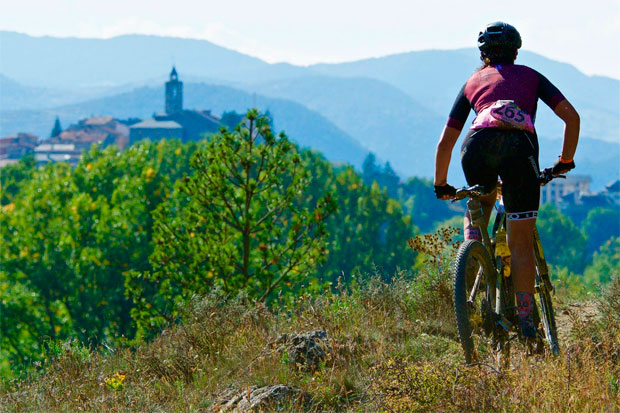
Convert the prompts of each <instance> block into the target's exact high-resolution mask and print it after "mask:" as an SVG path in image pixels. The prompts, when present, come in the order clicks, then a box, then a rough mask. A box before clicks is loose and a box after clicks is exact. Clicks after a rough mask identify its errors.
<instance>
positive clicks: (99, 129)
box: [47, 116, 129, 150]
mask: <svg viewBox="0 0 620 413" xmlns="http://www.w3.org/2000/svg"><path fill="white" fill-rule="evenodd" d="M47 143H61V144H62V143H66V144H75V147H76V148H77V149H82V150H88V149H90V147H91V145H93V144H95V143H96V144H98V145H100V146H101V147H106V146H109V145H116V146H118V149H119V150H124V149H125V148H126V147H127V146H128V143H129V126H127V124H125V123H124V122H121V121H119V120H117V119H114V118H112V117H111V116H95V117H92V118H88V119H82V120H81V121H79V122H78V123H77V124H75V125H71V126H69V127H68V128H67V129H66V130H64V131H62V132H61V133H60V134H59V135H58V136H56V137H53V138H50V139H49V140H48V141H47Z"/></svg>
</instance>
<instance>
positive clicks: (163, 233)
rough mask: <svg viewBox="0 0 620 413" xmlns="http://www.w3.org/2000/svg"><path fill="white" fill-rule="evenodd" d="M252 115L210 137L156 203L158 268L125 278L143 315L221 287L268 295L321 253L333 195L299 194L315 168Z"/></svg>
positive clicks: (152, 319) (155, 316)
mask: <svg viewBox="0 0 620 413" xmlns="http://www.w3.org/2000/svg"><path fill="white" fill-rule="evenodd" d="M246 119H247V123H246V124H245V125H243V126H238V127H237V128H236V130H235V131H233V132H229V131H226V130H223V131H222V132H221V133H220V134H217V135H214V136H212V138H211V140H210V141H209V143H208V145H207V148H206V149H205V150H202V151H199V152H197V153H196V155H195V156H194V157H193V158H192V161H191V165H192V168H193V171H194V173H193V175H192V176H191V177H187V178H186V179H184V180H183V181H181V182H179V184H178V185H177V190H176V192H175V195H174V196H173V197H171V199H170V200H169V202H166V203H165V204H164V205H163V206H162V208H160V209H159V210H158V213H157V222H156V223H155V234H154V240H155V243H156V247H155V251H154V253H153V255H152V256H151V262H152V265H153V268H154V270H153V271H149V272H142V273H138V272H134V273H131V274H130V278H129V280H128V284H127V285H128V287H129V288H130V292H131V294H132V296H133V297H134V301H135V302H136V304H137V305H138V308H137V309H136V310H135V311H134V316H135V317H136V318H137V319H138V320H139V321H141V322H148V323H158V322H162V321H164V320H165V319H166V318H170V317H174V316H175V307H176V306H177V305H178V304H179V303H181V302H183V301H184V300H185V299H187V298H189V297H190V296H191V295H192V294H195V293H197V294H201V293H205V292H207V291H209V290H210V289H212V288H214V287H216V286H217V287H219V288H222V289H223V290H224V291H225V292H226V293H229V294H236V293H238V292H240V291H245V292H247V293H248V294H249V295H250V296H252V297H256V298H258V299H261V300H265V299H269V298H271V297H274V296H275V295H276V294H278V293H286V292H287V291H291V289H292V288H294V287H295V285H297V284H299V283H300V282H301V281H303V280H304V279H305V277H306V275H307V274H308V272H311V271H313V269H314V268H315V267H316V265H317V264H318V263H319V262H320V261H321V260H322V258H323V256H324V254H323V252H324V250H325V237H326V235H327V233H326V227H325V220H326V219H327V218H328V217H329V215H330V214H331V213H332V212H333V210H334V208H335V204H334V201H333V198H332V197H331V196H330V195H329V194H325V196H324V197H321V198H318V199H315V200H314V202H313V203H312V205H307V204H304V203H302V202H301V200H302V199H304V196H305V195H306V187H307V186H308V184H309V181H310V176H309V173H308V171H307V170H306V169H305V167H304V165H303V163H302V160H301V157H300V155H299V154H298V152H297V150H296V147H295V145H293V144H292V143H291V142H290V141H289V140H288V138H287V137H286V135H284V134H283V133H281V134H280V135H279V136H278V137H276V136H274V134H273V133H272V131H271V128H270V126H269V120H268V119H267V118H265V117H261V116H259V114H258V111H256V110H250V111H249V112H248V113H247V115H246ZM140 277H143V278H140ZM142 280H145V281H146V282H142ZM154 291H156V293H155V294H152V295H151V293H153V292H154Z"/></svg>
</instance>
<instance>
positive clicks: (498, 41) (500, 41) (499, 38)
mask: <svg viewBox="0 0 620 413" xmlns="http://www.w3.org/2000/svg"><path fill="white" fill-rule="evenodd" d="M519 48H521V35H520V34H519V32H518V31H517V29H515V28H514V26H512V25H510V24H508V23H504V22H495V23H490V24H488V25H487V27H485V29H484V30H483V31H481V32H480V34H478V49H480V51H481V52H482V54H483V55H484V56H486V57H494V56H501V55H506V54H508V53H510V52H512V51H514V50H517V49H519Z"/></svg>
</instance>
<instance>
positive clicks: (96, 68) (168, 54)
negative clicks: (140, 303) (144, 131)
mask: <svg viewBox="0 0 620 413" xmlns="http://www.w3.org/2000/svg"><path fill="white" fill-rule="evenodd" d="M0 39H1V42H2V63H1V69H0V72H1V73H2V74H4V75H6V76H8V77H10V78H11V79H15V80H16V81H18V82H20V83H23V84H27V85H33V86H44V87H54V88H62V89H71V88H83V87H110V86H118V85H123V84H127V83H132V82H142V81H144V80H145V79H151V78H159V77H160V76H161V75H162V73H164V72H166V71H168V70H170V66H172V64H173V63H174V64H176V65H177V66H178V67H179V68H182V69H181V73H184V74H194V75H199V76H203V77H209V78H213V79H218V78H221V79H223V80H235V81H248V82H252V81H259V80H266V79H276V78H282V77H286V76H296V75H299V74H301V73H306V72H307V71H308V69H304V68H301V67H296V66H293V65H289V64H269V63H266V62H264V61H262V60H260V59H257V58H255V57H250V56H247V55H244V54H242V53H239V52H235V51H233V50H230V49H226V48H224V47H220V46H217V45H215V44H213V43H210V42H208V41H205V40H193V39H180V38H173V37H161V36H148V35H125V36H119V37H114V38H111V39H78V38H57V37H48V36H46V37H32V36H28V35H25V34H21V33H15V32H7V31H0Z"/></svg>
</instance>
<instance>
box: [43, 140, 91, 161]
mask: <svg viewBox="0 0 620 413" xmlns="http://www.w3.org/2000/svg"><path fill="white" fill-rule="evenodd" d="M82 152H83V149H80V148H78V147H77V146H76V144H75V143H50V142H49V140H48V141H46V142H45V143H42V144H41V145H39V146H37V147H36V148H34V160H35V162H36V164H37V165H43V164H46V163H50V162H67V163H68V164H70V165H71V166H75V165H77V163H78V162H79V161H80V158H81V157H82Z"/></svg>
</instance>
